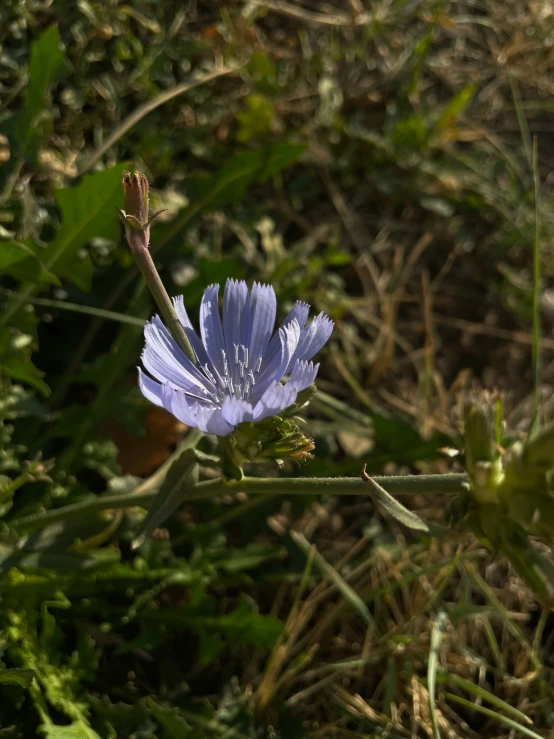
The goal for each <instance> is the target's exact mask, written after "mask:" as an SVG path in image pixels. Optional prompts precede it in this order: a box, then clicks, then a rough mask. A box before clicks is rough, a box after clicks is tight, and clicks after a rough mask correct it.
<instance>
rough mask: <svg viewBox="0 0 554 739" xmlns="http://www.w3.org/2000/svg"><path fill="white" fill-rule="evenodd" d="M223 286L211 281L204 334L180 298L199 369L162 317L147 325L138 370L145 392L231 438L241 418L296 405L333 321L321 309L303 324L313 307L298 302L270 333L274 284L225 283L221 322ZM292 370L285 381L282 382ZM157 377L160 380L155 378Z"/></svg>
mask: <svg viewBox="0 0 554 739" xmlns="http://www.w3.org/2000/svg"><path fill="white" fill-rule="evenodd" d="M218 292H219V285H210V286H209V287H208V288H207V289H206V290H205V292H204V296H203V298H202V303H201V305H200V334H201V337H202V340H200V338H199V337H198V334H197V333H196V331H195V330H194V328H193V327H192V324H191V322H190V320H189V317H188V315H187V312H186V310H185V306H184V303H183V298H182V296H180V297H177V298H174V301H173V302H174V305H175V310H176V312H177V315H178V317H179V320H180V322H181V324H182V325H183V328H184V330H185V333H186V334H187V336H188V338H189V341H190V343H191V345H192V348H193V350H194V353H195V355H196V359H197V365H196V366H195V365H194V364H193V363H192V362H191V361H190V360H189V359H188V357H187V356H186V355H185V354H184V353H183V351H182V350H181V349H180V348H179V347H178V346H177V344H176V342H175V341H174V339H173V338H172V336H171V334H170V333H169V331H168V330H167V328H166V327H165V326H164V324H163V323H162V321H161V319H160V318H159V316H154V318H153V319H152V320H151V321H150V322H148V323H147V324H146V326H145V329H144V337H145V347H144V351H143V353H142V363H143V365H144V367H145V369H146V370H147V371H148V372H149V373H150V375H152V377H154V378H156V379H155V380H154V379H152V378H151V377H149V376H148V375H147V374H145V373H144V372H143V371H142V370H141V369H140V368H139V386H140V389H141V391H142V394H143V395H144V396H145V397H146V398H147V399H148V400H150V401H151V402H152V403H155V404H156V405H158V406H162V407H163V408H165V409H166V410H168V411H169V412H170V413H172V414H173V415H174V416H175V417H176V418H178V419H179V421H182V422H183V423H186V424H187V425H188V426H194V427H196V428H199V429H201V430H202V431H204V432H206V433H209V434H216V435H217V436H226V435H227V434H230V433H231V432H232V431H233V429H234V428H235V427H236V426H237V424H239V423H242V422H243V421H259V420H261V419H262V418H267V417H268V416H274V415H276V414H278V413H279V412H280V411H282V410H284V409H285V408H288V407H289V406H290V405H292V404H293V403H294V402H295V400H296V396H297V395H298V393H299V392H300V391H301V390H304V389H305V388H307V387H309V386H310V385H311V384H312V383H313V381H314V380H315V377H316V375H317V370H318V368H319V364H316V365H314V364H313V362H310V361H309V360H310V359H311V358H312V357H313V356H314V354H315V353H316V352H318V351H319V349H321V347H322V346H323V345H324V344H325V342H326V341H327V339H328V338H329V336H330V335H331V332H332V330H333V322H332V321H331V320H330V319H329V318H328V317H327V316H326V315H324V314H323V313H320V314H319V315H318V316H316V317H315V318H313V319H312V321H311V322H310V323H308V324H307V325H306V320H307V318H308V313H309V309H310V306H309V305H308V304H307V303H302V302H300V301H298V302H296V303H295V304H294V306H293V308H292V310H291V311H290V313H289V314H288V316H287V317H286V318H285V320H284V322H283V325H282V326H281V328H280V329H279V331H278V332H277V333H276V334H275V335H274V336H273V337H272V333H273V328H274V324H275V316H276V313H277V300H276V297H275V291H274V290H273V288H272V287H271V286H270V285H261V284H258V283H254V286H253V288H252V290H250V291H249V290H248V287H247V286H246V283H245V282H243V281H238V280H227V284H226V285H225V294H224V296H223V323H222V321H221V318H220V315H219V306H218V300H217V296H218ZM285 375H289V378H288V381H287V383H286V384H285V385H283V384H282V383H281V380H282V379H283V377H284V376H285ZM156 380H157V381H158V382H157V381H156Z"/></svg>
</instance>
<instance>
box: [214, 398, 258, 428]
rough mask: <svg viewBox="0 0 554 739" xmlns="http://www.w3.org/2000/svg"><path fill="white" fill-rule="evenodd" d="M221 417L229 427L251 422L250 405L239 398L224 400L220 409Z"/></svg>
mask: <svg viewBox="0 0 554 739" xmlns="http://www.w3.org/2000/svg"><path fill="white" fill-rule="evenodd" d="M221 415H222V416H223V418H224V419H225V420H226V421H227V422H228V423H230V424H231V426H237V424H239V423H242V422H243V421H252V419H253V415H252V405H251V403H249V402H248V401H247V400H241V399H240V398H226V399H225V401H224V403H223V406H222V408H221Z"/></svg>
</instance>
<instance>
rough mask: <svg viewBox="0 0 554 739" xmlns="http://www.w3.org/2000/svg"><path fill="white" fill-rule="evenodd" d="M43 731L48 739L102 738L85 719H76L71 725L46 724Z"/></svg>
mask: <svg viewBox="0 0 554 739" xmlns="http://www.w3.org/2000/svg"><path fill="white" fill-rule="evenodd" d="M42 732H43V734H44V736H45V737H46V739H101V737H100V736H99V735H98V734H97V733H96V732H95V731H93V730H92V729H91V728H90V726H88V724H86V723H85V722H84V721H74V722H73V723H72V724H70V725H69V726H54V724H44V725H43V726H42Z"/></svg>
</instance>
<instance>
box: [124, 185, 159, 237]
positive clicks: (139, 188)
mask: <svg viewBox="0 0 554 739" xmlns="http://www.w3.org/2000/svg"><path fill="white" fill-rule="evenodd" d="M149 190H150V188H149V186H148V180H147V179H146V176H145V175H143V174H142V172H133V173H132V174H131V172H124V173H123V199H124V202H125V210H120V211H119V215H120V216H121V220H122V221H123V224H124V226H125V236H126V238H127V243H128V244H129V246H130V248H131V250H133V251H134V250H137V249H138V250H140V249H148V246H149V245H150V224H151V223H152V221H153V220H154V219H155V218H157V217H158V216H159V215H160V213H163V210H159V211H158V212H157V213H154V214H153V215H152V216H149V214H148V207H149Z"/></svg>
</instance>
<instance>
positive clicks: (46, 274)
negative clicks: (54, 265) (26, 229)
mask: <svg viewBox="0 0 554 739" xmlns="http://www.w3.org/2000/svg"><path fill="white" fill-rule="evenodd" d="M42 251H43V250H41V249H40V247H38V246H37V245H36V244H35V243H33V242H32V241H31V240H30V239H21V241H1V242H0V273H2V274H7V275H10V276H11V277H15V279H16V280H20V281H21V282H45V283H50V284H52V285H59V284H60V281H59V280H58V278H57V277H56V275H54V274H52V272H50V271H49V270H48V269H47V268H46V267H45V266H44V264H43V263H42V260H41V258H40V257H41V252H42Z"/></svg>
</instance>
